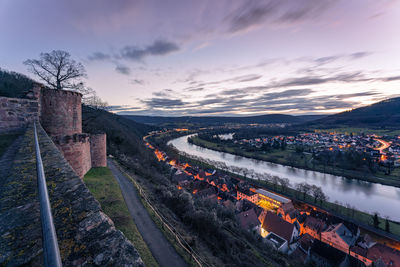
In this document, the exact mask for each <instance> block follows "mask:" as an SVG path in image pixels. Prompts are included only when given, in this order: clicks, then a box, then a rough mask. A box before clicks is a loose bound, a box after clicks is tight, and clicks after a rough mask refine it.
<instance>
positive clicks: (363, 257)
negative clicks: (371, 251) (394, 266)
mask: <svg viewBox="0 0 400 267" xmlns="http://www.w3.org/2000/svg"><path fill="white" fill-rule="evenodd" d="M350 255H351V256H352V257H354V258H356V259H358V260H360V261H362V262H363V263H364V264H365V265H367V266H370V265H371V264H372V263H373V261H372V260H370V259H368V258H367V257H368V248H363V247H360V246H353V247H351V248H350Z"/></svg>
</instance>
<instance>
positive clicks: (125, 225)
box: [84, 167, 158, 266]
mask: <svg viewBox="0 0 400 267" xmlns="http://www.w3.org/2000/svg"><path fill="white" fill-rule="evenodd" d="M84 181H85V183H86V185H87V187H88V188H89V190H90V192H91V193H92V194H93V196H94V197H95V198H96V199H97V200H98V201H99V202H100V204H101V207H102V209H103V211H104V212H105V213H106V214H107V215H108V216H109V217H110V218H111V219H112V220H113V222H114V224H115V227H116V228H117V229H119V230H121V231H122V232H123V233H124V234H125V236H126V237H127V238H128V239H129V240H130V241H132V243H133V244H134V246H135V248H136V249H137V251H138V252H139V255H140V257H141V258H142V260H143V262H144V263H145V265H146V266H158V264H157V262H156V260H155V259H154V257H153V255H152V254H151V252H150V249H149V248H148V247H147V245H146V243H145V242H144V240H143V238H142V236H141V234H140V232H139V230H138V229H137V227H136V225H135V223H134V222H133V220H132V218H131V216H130V214H129V211H128V208H127V207H126V205H125V201H124V198H123V196H122V193H121V190H120V188H119V185H118V183H117V181H116V180H115V178H114V177H113V175H112V173H111V171H110V170H109V169H108V168H106V167H99V168H92V169H91V170H90V171H89V172H88V173H87V174H86V175H85V177H84Z"/></svg>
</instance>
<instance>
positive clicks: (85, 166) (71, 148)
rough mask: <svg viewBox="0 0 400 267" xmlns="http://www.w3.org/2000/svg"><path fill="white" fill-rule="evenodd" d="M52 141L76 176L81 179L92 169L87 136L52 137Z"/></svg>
mask: <svg viewBox="0 0 400 267" xmlns="http://www.w3.org/2000/svg"><path fill="white" fill-rule="evenodd" d="M53 141H54V143H55V144H56V146H57V147H58V149H60V150H61V152H62V153H63V155H64V158H65V159H66V160H67V161H68V162H69V164H70V165H71V167H72V169H74V171H75V172H76V174H77V175H78V176H79V177H81V178H83V176H84V175H85V174H86V173H87V172H88V171H89V170H90V168H91V167H92V164H91V155H90V154H91V152H90V137H89V135H88V134H74V135H65V136H55V137H53Z"/></svg>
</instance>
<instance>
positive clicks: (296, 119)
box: [124, 114, 320, 125]
mask: <svg viewBox="0 0 400 267" xmlns="http://www.w3.org/2000/svg"><path fill="white" fill-rule="evenodd" d="M124 117H126V118H129V119H131V120H134V121H136V122H139V123H145V124H151V125H164V124H180V123H188V124H196V125H223V124H227V123H237V124H250V123H257V124H269V123H293V124H297V123H303V122H306V121H310V120H313V119H317V118H320V117H319V116H317V117H313V115H307V116H292V115H284V114H268V115H259V116H247V117H222V116H221V117H218V116H204V117H203V116H201V117H200V116H183V117H162V116H140V115H124Z"/></svg>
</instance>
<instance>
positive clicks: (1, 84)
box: [0, 69, 34, 98]
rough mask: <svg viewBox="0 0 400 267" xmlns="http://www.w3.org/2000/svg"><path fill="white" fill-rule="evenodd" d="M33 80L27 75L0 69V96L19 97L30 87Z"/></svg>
mask: <svg viewBox="0 0 400 267" xmlns="http://www.w3.org/2000/svg"><path fill="white" fill-rule="evenodd" d="M33 83H34V81H33V80H32V79H30V78H29V77H27V76H25V75H23V74H21V73H17V72H13V71H6V70H4V69H0V96H5V97H13V98H21V97H23V96H24V94H25V93H26V92H27V91H28V90H30V89H32V87H33Z"/></svg>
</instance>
